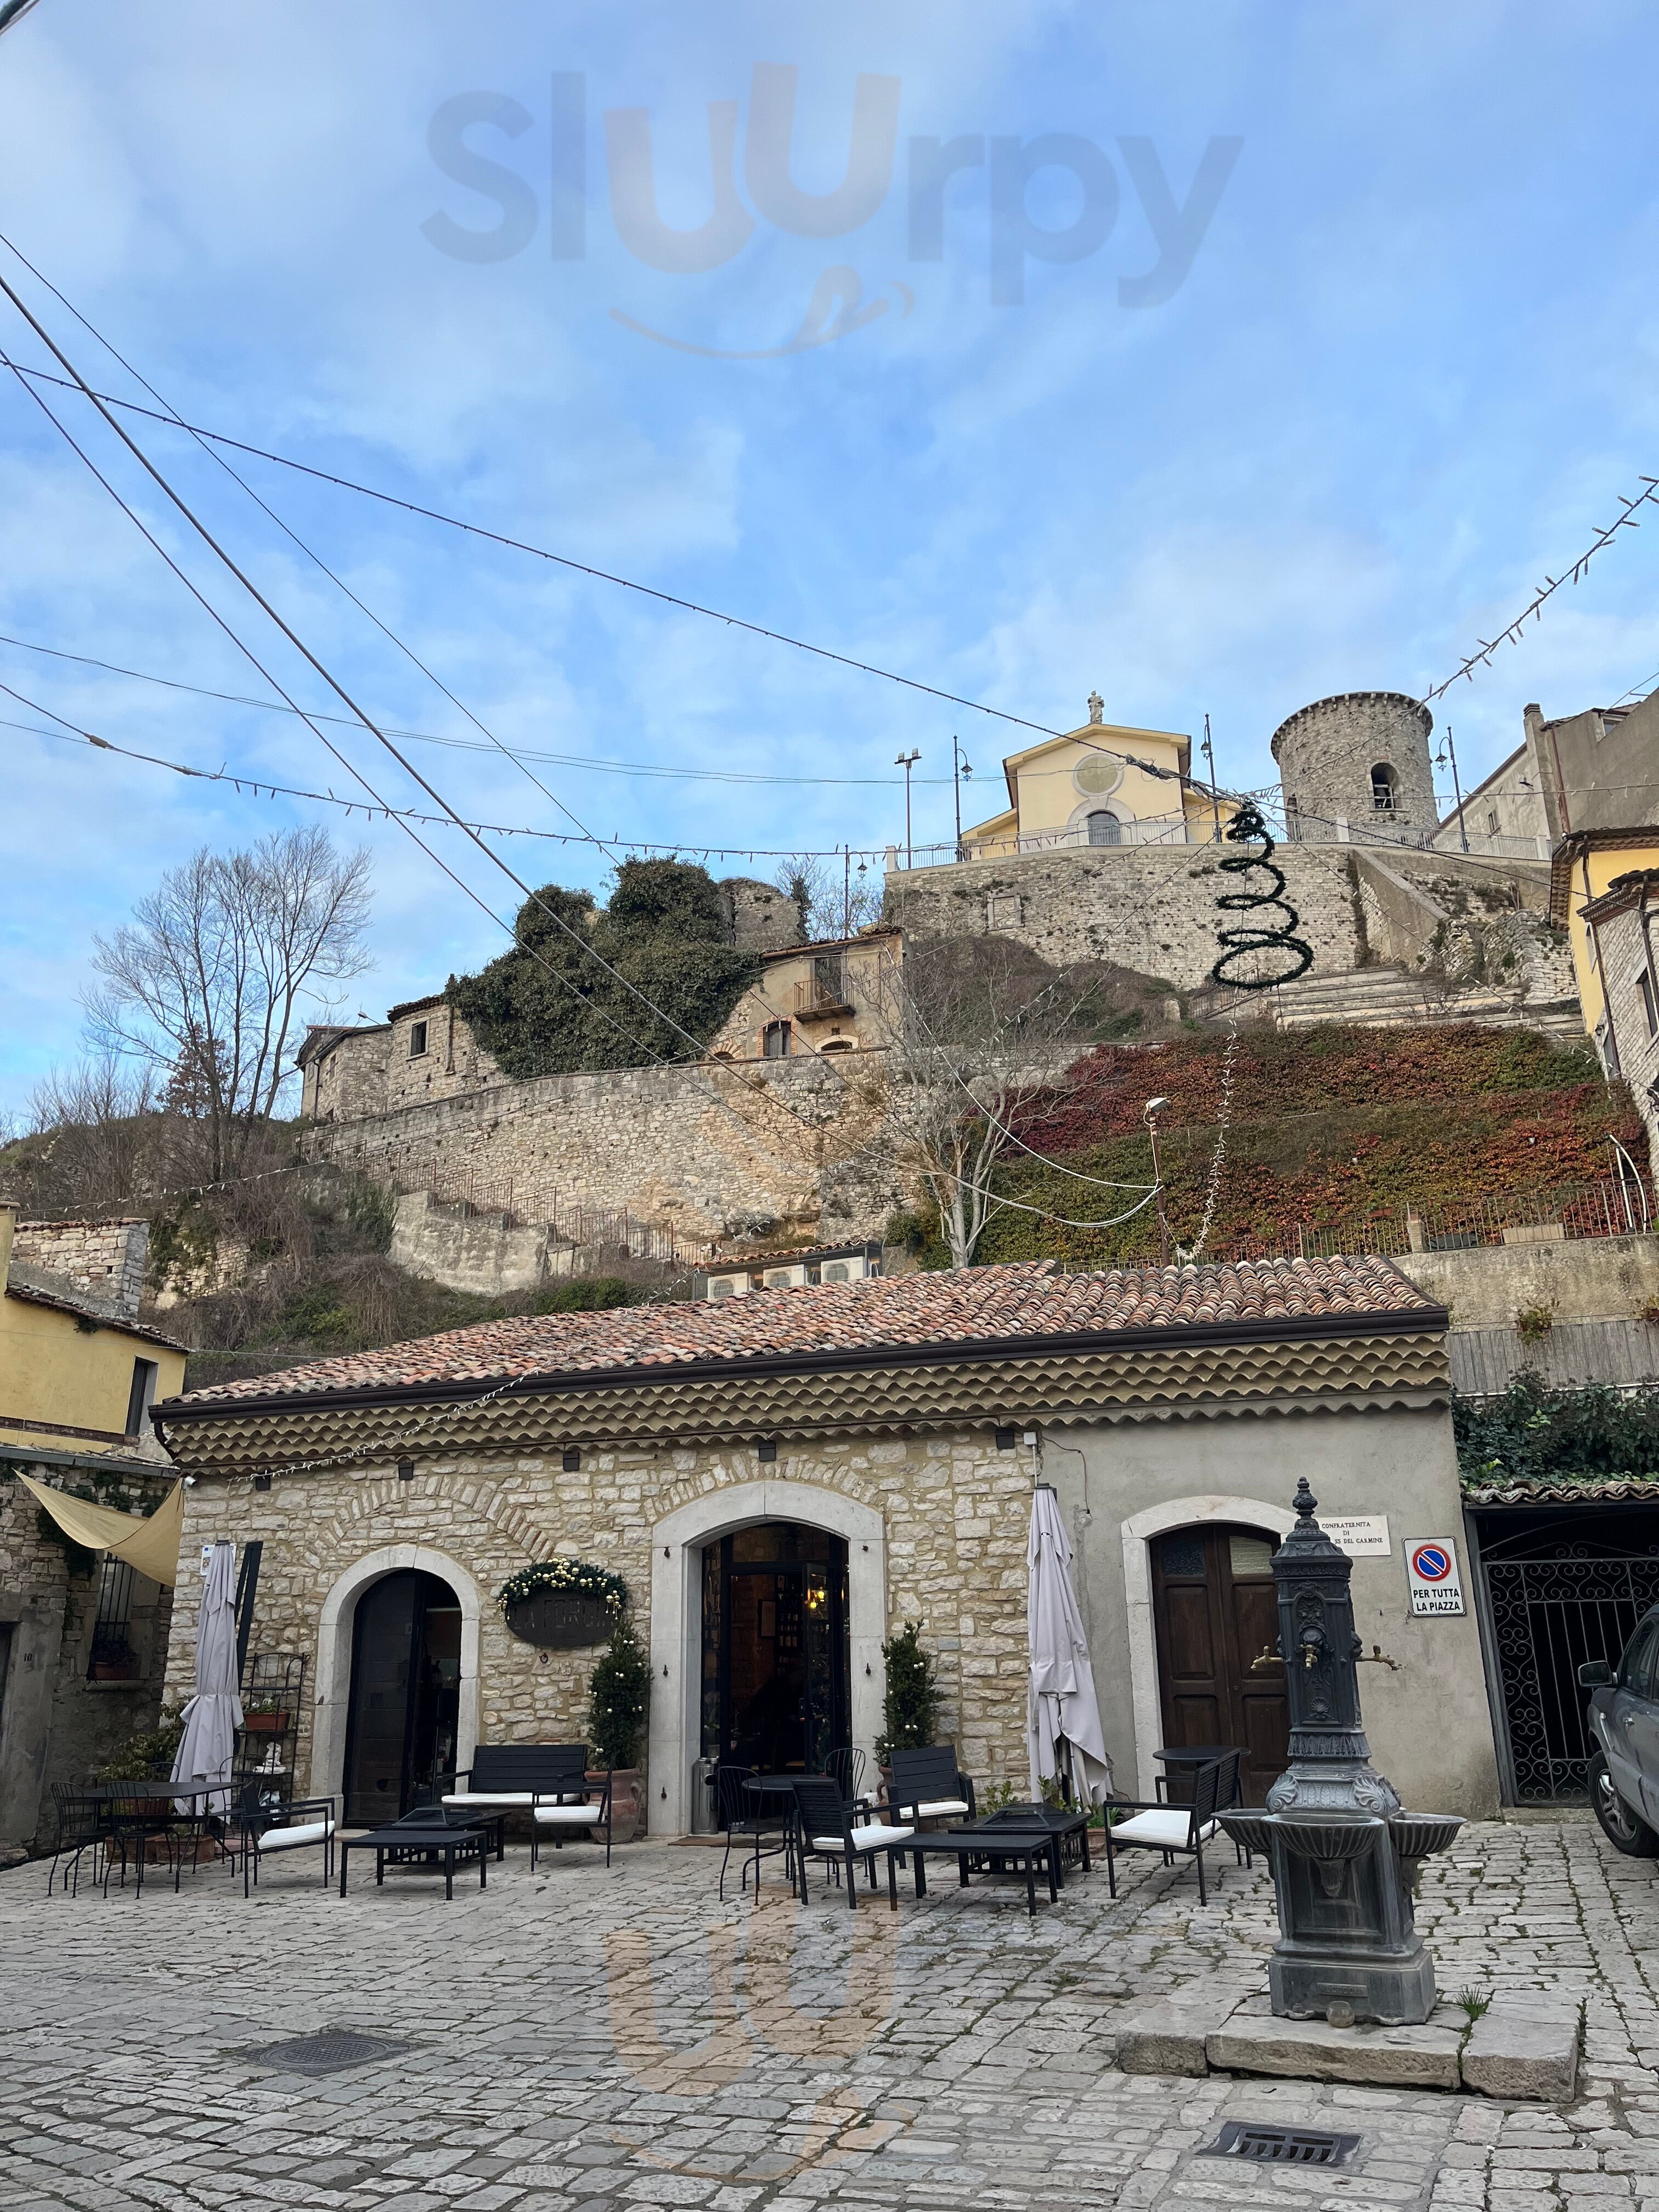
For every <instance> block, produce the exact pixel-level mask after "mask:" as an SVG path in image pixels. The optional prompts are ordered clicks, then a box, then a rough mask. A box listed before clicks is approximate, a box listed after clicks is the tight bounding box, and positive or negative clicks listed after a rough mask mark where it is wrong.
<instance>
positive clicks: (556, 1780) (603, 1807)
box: [530, 1743, 614, 1874]
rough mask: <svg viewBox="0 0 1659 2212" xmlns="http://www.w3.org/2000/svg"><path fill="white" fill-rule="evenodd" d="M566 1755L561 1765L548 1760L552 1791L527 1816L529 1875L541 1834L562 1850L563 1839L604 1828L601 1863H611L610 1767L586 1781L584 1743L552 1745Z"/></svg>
mask: <svg viewBox="0 0 1659 2212" xmlns="http://www.w3.org/2000/svg"><path fill="white" fill-rule="evenodd" d="M556 1748H559V1749H561V1750H563V1751H564V1752H565V1753H567V1754H568V1756H567V1758H566V1759H565V1761H564V1764H563V1765H562V1766H561V1765H559V1763H558V1762H557V1761H551V1762H550V1765H549V1770H548V1771H549V1775H550V1781H551V1785H552V1790H553V1799H552V1802H551V1803H547V1802H539V1801H538V1803H537V1805H536V1807H535V1808H534V1810H533V1811H532V1814H531V1815H530V1868H531V1871H532V1874H533V1873H534V1872H535V1869H536V1862H537V1858H538V1854H539V1851H540V1849H541V1839H542V1837H543V1835H544V1834H548V1835H550V1836H551V1837H552V1838H553V1848H554V1850H556V1851H562V1850H563V1849H564V1846H565V1839H566V1838H567V1837H569V1838H573V1839H579V1838H586V1839H587V1840H588V1841H590V1842H591V1841H592V1838H593V1833H594V1831H595V1830H596V1829H599V1828H603V1829H604V1831H605V1864H606V1865H607V1866H609V1865H610V1863H611V1777H612V1773H613V1771H614V1770H613V1769H611V1768H607V1769H606V1770H605V1780H604V1781H603V1782H602V1783H600V1782H589V1780H588V1778H587V1757H588V1753H587V1746H586V1744H585V1743H573V1744H565V1745H561V1746H558V1747H556Z"/></svg>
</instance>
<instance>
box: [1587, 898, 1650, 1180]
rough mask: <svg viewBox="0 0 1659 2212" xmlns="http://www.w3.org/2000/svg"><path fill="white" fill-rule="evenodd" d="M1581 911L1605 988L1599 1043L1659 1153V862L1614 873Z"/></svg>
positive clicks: (1610, 1071)
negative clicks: (1657, 940)
mask: <svg viewBox="0 0 1659 2212" xmlns="http://www.w3.org/2000/svg"><path fill="white" fill-rule="evenodd" d="M1581 915H1582V919H1583V923H1584V925H1585V926H1586V927H1588V929H1589V945H1590V950H1591V957H1592V960H1593V963H1594V966H1595V972H1596V975H1597V978H1598V981H1600V984H1601V994H1602V1002H1603V1018H1602V1021H1601V1024H1599V1026H1598V1028H1597V1030H1596V1034H1595V1043H1596V1048H1597V1050H1598V1051H1599V1052H1600V1053H1601V1060H1602V1064H1603V1066H1605V1067H1606V1068H1607V1073H1608V1074H1609V1075H1622V1076H1623V1077H1624V1079H1625V1080H1626V1083H1628V1084H1629V1085H1630V1088H1631V1095H1632V1097H1633V1098H1634V1099H1635V1101H1636V1103H1637V1106H1638V1109H1639V1110H1640V1113H1641V1115H1642V1119H1643V1121H1644V1122H1645V1123H1646V1124H1647V1131H1648V1146H1649V1156H1650V1158H1654V1159H1659V960H1656V957H1655V953H1654V945H1653V931H1654V927H1655V925H1656V923H1659V869H1656V868H1633V869H1632V870H1631V871H1630V872H1629V873H1628V874H1626V875H1623V876H1618V877H1615V878H1614V879H1613V882H1612V884H1610V885H1609V886H1608V888H1607V890H1605V891H1604V892H1603V893H1602V895H1601V897H1600V898H1597V899H1592V900H1591V901H1590V902H1589V904H1588V905H1586V906H1584V907H1583V908H1582V909H1581Z"/></svg>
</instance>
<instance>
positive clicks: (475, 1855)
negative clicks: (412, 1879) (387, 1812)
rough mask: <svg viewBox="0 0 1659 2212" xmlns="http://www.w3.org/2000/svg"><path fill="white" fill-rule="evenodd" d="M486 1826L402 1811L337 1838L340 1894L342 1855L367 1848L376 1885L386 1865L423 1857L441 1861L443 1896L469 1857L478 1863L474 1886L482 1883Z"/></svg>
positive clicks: (343, 1870)
mask: <svg viewBox="0 0 1659 2212" xmlns="http://www.w3.org/2000/svg"><path fill="white" fill-rule="evenodd" d="M489 1841H490V1838H489V1827H488V1826H487V1825H486V1824H485V1823H484V1822H483V1821H480V1822H478V1823H477V1825H476V1826H472V1825H469V1826H461V1825H460V1824H459V1822H456V1821H453V1820H429V1819H427V1818H425V1817H424V1816H422V1814H410V1815H406V1816H405V1817H404V1819H403V1820H391V1821H388V1822H387V1823H386V1826H385V1827H383V1828H370V1829H369V1830H368V1832H367V1833H366V1834H364V1835H361V1836H343V1837H342V1838H340V1894H341V1896H342V1897H343V1896H344V1895H345V1893H346V1855H347V1853H348V1852H349V1851H362V1850H369V1851H373V1852H374V1880H375V1882H376V1884H377V1885H379V1884H380V1883H382V1882H384V1881H385V1880H386V1869H387V1867H388V1866H413V1865H415V1864H416V1863H417V1862H418V1861H420V1860H422V1859H426V1858H438V1859H441V1860H442V1862H443V1869H444V1896H445V1898H446V1899H449V1898H453V1896H454V1894H455V1869H456V1868H457V1867H458V1866H465V1863H466V1862H467V1861H468V1860H469V1859H476V1860H477V1863H478V1887H479V1888H480V1889H483V1887H485V1881H486V1875H485V1869H486V1868H487V1866H488V1863H489Z"/></svg>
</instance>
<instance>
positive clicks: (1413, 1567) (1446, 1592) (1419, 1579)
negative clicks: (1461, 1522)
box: [1406, 1536, 1463, 1613]
mask: <svg viewBox="0 0 1659 2212" xmlns="http://www.w3.org/2000/svg"><path fill="white" fill-rule="evenodd" d="M1406 1580H1407V1584H1408V1586H1409V1588H1410V1589H1411V1594H1412V1611H1413V1613H1462V1610H1463V1584H1462V1580H1461V1579H1460V1577H1459V1576H1458V1572H1457V1552H1456V1549H1455V1546H1454V1545H1453V1543H1452V1541H1451V1538H1450V1537H1449V1536H1429V1537H1425V1538H1423V1539H1422V1540H1421V1541H1419V1542H1417V1543H1415V1544H1407V1547H1406Z"/></svg>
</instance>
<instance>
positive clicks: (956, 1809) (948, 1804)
mask: <svg viewBox="0 0 1659 2212" xmlns="http://www.w3.org/2000/svg"><path fill="white" fill-rule="evenodd" d="M969 1809H970V1808H969V1803H968V1800H967V1799H966V1798H965V1797H929V1798H927V1799H925V1800H924V1801H923V1802H922V1803H921V1804H920V1805H918V1806H916V1807H915V1812H916V1814H917V1815H918V1817H919V1818H920V1819H921V1820H951V1819H953V1818H954V1817H955V1815H956V1814H958V1813H966V1812H968V1811H969Z"/></svg>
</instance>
